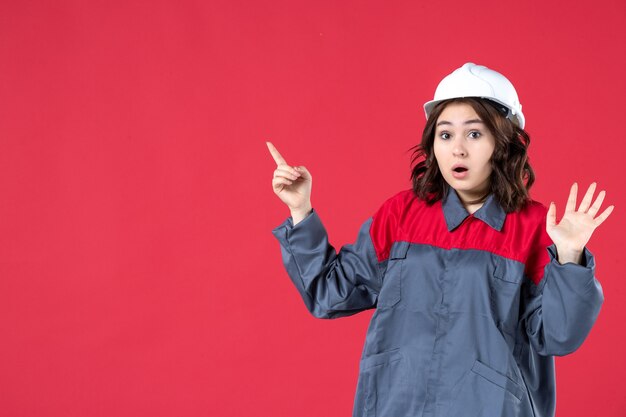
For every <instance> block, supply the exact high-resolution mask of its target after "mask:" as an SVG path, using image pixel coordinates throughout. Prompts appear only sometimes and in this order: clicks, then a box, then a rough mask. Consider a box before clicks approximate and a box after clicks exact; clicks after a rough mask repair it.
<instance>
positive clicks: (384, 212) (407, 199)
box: [373, 188, 419, 218]
mask: <svg viewBox="0 0 626 417" xmlns="http://www.w3.org/2000/svg"><path fill="white" fill-rule="evenodd" d="M414 203H418V204H419V200H418V198H417V196H415V194H414V193H413V190H412V189H411V188H409V189H405V190H402V191H398V192H396V193H395V194H392V195H391V196H390V197H388V198H387V199H386V200H385V201H384V202H383V203H382V204H381V205H380V207H379V208H378V210H376V213H374V216H373V217H374V218H376V217H385V216H389V215H393V214H399V213H400V212H402V211H403V210H404V209H405V208H406V207H407V206H410V205H411V204H414Z"/></svg>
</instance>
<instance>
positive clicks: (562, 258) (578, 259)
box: [557, 248, 583, 265]
mask: <svg viewBox="0 0 626 417" xmlns="http://www.w3.org/2000/svg"><path fill="white" fill-rule="evenodd" d="M582 260H583V250H580V249H563V250H559V249H558V248H557V261H558V262H559V263H560V264H561V265H563V264H566V263H568V262H572V263H575V264H577V265H582Z"/></svg>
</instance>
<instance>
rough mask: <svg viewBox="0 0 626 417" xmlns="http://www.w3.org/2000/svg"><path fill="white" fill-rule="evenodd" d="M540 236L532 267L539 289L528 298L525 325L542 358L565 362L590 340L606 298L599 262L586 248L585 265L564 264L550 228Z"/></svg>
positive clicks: (525, 297)
mask: <svg viewBox="0 0 626 417" xmlns="http://www.w3.org/2000/svg"><path fill="white" fill-rule="evenodd" d="M539 236H540V238H539V239H538V245H537V246H536V249H535V250H534V253H531V256H530V258H529V264H527V268H528V275H529V276H530V278H531V280H532V281H533V283H531V284H530V285H529V286H528V287H527V289H526V291H523V294H522V302H523V306H524V307H523V312H522V317H521V324H522V325H523V326H525V330H526V334H527V335H528V339H529V343H530V344H531V345H532V347H533V349H534V350H535V351H536V352H537V353H538V354H540V355H544V356H547V355H553V356H563V355H567V354H569V353H572V352H574V351H575V350H576V349H578V348H579V347H580V345H582V343H583V341H584V340H585V339H586V338H587V335H588V334H589V332H590V331H591V328H592V327H593V325H594V323H595V321H596V319H597V317H598V314H599V313H600V308H601V306H602V303H603V302H604V294H603V291H602V286H601V285H600V282H599V281H598V280H597V279H596V277H595V258H594V256H593V254H592V253H591V252H590V251H589V249H588V248H587V247H586V246H585V248H584V249H583V257H582V258H583V259H582V263H581V264H575V263H573V262H567V263H564V264H560V263H559V262H558V260H557V255H558V254H557V249H556V245H555V244H554V243H552V240H551V239H550V237H549V235H548V234H547V233H546V232H545V223H544V224H543V231H539ZM533 265H535V266H534V267H533Z"/></svg>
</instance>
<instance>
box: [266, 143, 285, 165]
mask: <svg viewBox="0 0 626 417" xmlns="http://www.w3.org/2000/svg"><path fill="white" fill-rule="evenodd" d="M265 143H267V147H268V148H269V150H270V153H271V154H272V157H273V158H274V162H276V165H287V162H286V161H285V159H284V158H283V157H282V156H281V154H280V153H279V152H278V149H276V147H275V146H274V145H272V142H265Z"/></svg>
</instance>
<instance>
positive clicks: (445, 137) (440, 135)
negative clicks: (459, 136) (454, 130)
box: [439, 132, 450, 140]
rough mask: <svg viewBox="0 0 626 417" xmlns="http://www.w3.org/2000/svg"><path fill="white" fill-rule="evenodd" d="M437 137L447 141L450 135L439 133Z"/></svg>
mask: <svg viewBox="0 0 626 417" xmlns="http://www.w3.org/2000/svg"><path fill="white" fill-rule="evenodd" d="M439 137H440V138H441V139H444V140H445V139H449V138H450V134H449V133H448V132H441V133H440V134H439Z"/></svg>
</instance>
